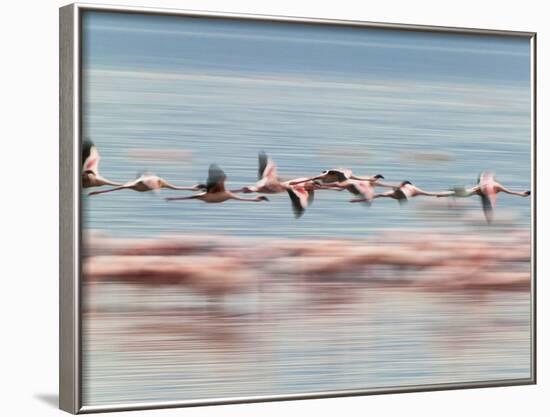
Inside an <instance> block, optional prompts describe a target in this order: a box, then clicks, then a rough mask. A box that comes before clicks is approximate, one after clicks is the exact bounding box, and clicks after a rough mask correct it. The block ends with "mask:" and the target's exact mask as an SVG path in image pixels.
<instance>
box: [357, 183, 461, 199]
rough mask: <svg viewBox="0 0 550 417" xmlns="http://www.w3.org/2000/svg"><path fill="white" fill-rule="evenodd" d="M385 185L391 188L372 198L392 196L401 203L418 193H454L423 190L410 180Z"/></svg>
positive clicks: (437, 195) (418, 194) (438, 194)
mask: <svg viewBox="0 0 550 417" xmlns="http://www.w3.org/2000/svg"><path fill="white" fill-rule="evenodd" d="M387 186H390V187H392V190H391V191H387V192H385V193H381V194H375V195H374V196H373V199H375V198H393V199H394V200H397V201H398V202H399V203H400V204H403V203H406V202H407V201H408V200H409V198H412V197H417V196H420V195H425V196H430V197H446V196H449V195H452V194H453V193H454V192H453V191H443V192H429V191H424V190H422V189H421V188H419V187H417V186H416V185H414V184H413V183H412V182H410V181H403V182H401V183H400V184H399V185H393V186H392V185H389V184H387ZM362 201H364V199H354V200H351V202H352V203H358V202H362Z"/></svg>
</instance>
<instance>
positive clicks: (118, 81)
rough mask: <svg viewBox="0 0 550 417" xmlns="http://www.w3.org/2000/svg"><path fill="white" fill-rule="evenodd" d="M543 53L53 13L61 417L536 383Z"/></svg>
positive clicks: (449, 41)
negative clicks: (539, 66) (64, 415)
mask: <svg viewBox="0 0 550 417" xmlns="http://www.w3.org/2000/svg"><path fill="white" fill-rule="evenodd" d="M535 40H536V37H535V33H530V32H529V33H526V32H512V31H500V30H499V31H496V30H482V29H465V28H446V27H428V26H411V25H401V24H386V23H369V22H358V21H339V20H319V19H308V18H294V17H292V18H291V17H275V16H259V15H240V14H227V13H214V12H195V11H179V10H166V9H153V8H128V7H124V8H122V7H116V6H99V5H80V4H72V5H69V6H65V7H62V8H61V9H60V224H61V226H60V227H61V230H60V240H61V242H60V407H61V408H62V409H64V410H66V411H69V412H72V413H80V412H93V411H111V410H126V409H140V408H142V409H143V408H156V407H179V406H188V405H201V404H223V403H235V402H251V401H266V400H286V399H298V398H300V399H304V398H320V397H331V396H348V395H366V394H374V393H393V392H411V391H424V390H439V389H455V388H470V387H491V386H504V385H519V384H533V383H535V380H536V379H535V370H536V364H535V358H536V355H535V318H536V317H535V298H536V297H535V272H536V263H535V250H534V249H535V243H536V235H535V224H536V206H535V197H536V175H535V174H536V167H535V160H536V159H535V152H536V148H535V145H536V137H535V135H536V108H535V104H536V100H535V91H536V88H535V85H536V84H535V83H536V78H535V76H536V74H535V52H536V44H535Z"/></svg>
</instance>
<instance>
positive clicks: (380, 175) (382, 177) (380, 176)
mask: <svg viewBox="0 0 550 417" xmlns="http://www.w3.org/2000/svg"><path fill="white" fill-rule="evenodd" d="M374 179H375V180H385V178H384V176H383V175H382V174H376V175H375V176H374Z"/></svg>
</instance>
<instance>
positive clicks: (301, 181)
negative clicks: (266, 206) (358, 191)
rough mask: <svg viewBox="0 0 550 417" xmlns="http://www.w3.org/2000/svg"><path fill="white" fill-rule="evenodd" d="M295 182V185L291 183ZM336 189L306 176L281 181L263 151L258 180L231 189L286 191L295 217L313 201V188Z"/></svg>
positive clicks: (269, 191) (243, 190) (245, 191)
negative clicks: (251, 183)
mask: <svg viewBox="0 0 550 417" xmlns="http://www.w3.org/2000/svg"><path fill="white" fill-rule="evenodd" d="M293 183H296V184H295V185H292V184H293ZM326 189H337V188H334V187H332V186H325V185H321V184H316V183H314V182H313V181H309V180H308V179H307V178H296V179H292V180H288V181H281V179H280V177H279V175H278V172H277V165H276V164H275V162H274V161H273V159H271V158H270V157H268V156H267V155H266V153H265V152H263V151H262V152H260V153H259V154H258V181H257V182H256V183H255V184H254V185H250V186H246V187H242V188H240V189H238V190H231V192H233V193H245V194H248V193H261V194H278V193H282V192H285V191H286V192H287V193H288V195H289V197H290V201H291V203H292V210H293V212H294V216H295V217H296V218H299V217H301V216H302V215H303V214H304V212H305V210H306V209H307V208H308V206H310V205H311V204H312V203H313V198H314V191H315V190H326Z"/></svg>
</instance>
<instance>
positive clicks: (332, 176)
mask: <svg viewBox="0 0 550 417" xmlns="http://www.w3.org/2000/svg"><path fill="white" fill-rule="evenodd" d="M381 178H384V177H383V176H382V175H375V176H374V177H368V178H361V177H357V176H355V175H353V173H352V171H351V169H348V168H333V169H327V170H325V171H323V172H322V173H321V175H317V176H315V177H311V178H305V179H300V180H293V181H291V182H290V185H296V184H300V183H302V182H306V181H320V182H321V183H323V184H330V183H335V182H337V183H342V182H345V181H347V180H358V181H376V180H379V179H381Z"/></svg>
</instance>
